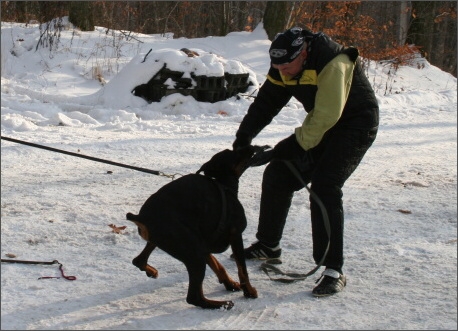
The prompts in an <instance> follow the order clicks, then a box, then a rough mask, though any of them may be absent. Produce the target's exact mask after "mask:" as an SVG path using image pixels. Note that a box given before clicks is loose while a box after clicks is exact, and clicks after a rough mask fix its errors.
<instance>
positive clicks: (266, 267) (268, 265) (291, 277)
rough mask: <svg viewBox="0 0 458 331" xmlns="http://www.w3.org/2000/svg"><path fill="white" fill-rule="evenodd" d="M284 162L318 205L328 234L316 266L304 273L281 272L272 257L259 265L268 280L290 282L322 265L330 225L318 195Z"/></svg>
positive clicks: (290, 164) (288, 163)
mask: <svg viewBox="0 0 458 331" xmlns="http://www.w3.org/2000/svg"><path fill="white" fill-rule="evenodd" d="M284 162H285V163H286V165H287V166H288V168H289V169H290V170H291V172H292V173H293V174H294V176H296V178H297V179H298V180H299V181H300V183H301V184H302V185H303V186H304V187H305V188H306V189H307V191H308V192H309V194H310V196H311V197H312V199H314V200H315V202H316V203H317V204H318V206H319V207H320V209H321V213H322V214H323V222H324V228H325V230H326V234H327V235H328V244H327V246H326V250H325V252H324V254H323V257H322V258H321V260H320V262H319V263H318V264H317V265H316V267H315V268H313V269H312V270H310V271H309V272H307V273H306V274H300V273H294V272H283V271H281V270H280V269H279V268H277V267H275V266H273V265H272V264H274V260H275V259H272V262H271V263H269V260H266V262H264V263H263V264H261V266H260V268H261V270H263V271H264V272H265V273H266V275H267V276H268V277H269V278H270V280H273V281H277V282H282V283H292V282H296V281H298V280H304V279H306V278H308V277H309V276H311V275H313V274H314V273H315V272H316V271H317V270H318V269H319V268H320V267H321V266H322V265H323V263H324V260H325V258H326V255H327V254H328V251H329V246H330V245H331V225H330V223H329V217H328V212H327V210H326V206H325V205H324V204H323V202H322V201H321V199H320V198H319V197H318V195H317V194H316V193H315V192H313V191H312V190H311V189H310V188H309V187H308V186H307V184H306V183H305V182H304V180H303V179H302V177H301V175H300V173H299V171H298V170H297V169H296V167H295V166H294V165H293V164H292V163H291V162H289V161H284ZM269 272H273V273H274V274H277V275H283V276H287V277H289V278H283V277H280V278H273V277H271V276H270V274H269Z"/></svg>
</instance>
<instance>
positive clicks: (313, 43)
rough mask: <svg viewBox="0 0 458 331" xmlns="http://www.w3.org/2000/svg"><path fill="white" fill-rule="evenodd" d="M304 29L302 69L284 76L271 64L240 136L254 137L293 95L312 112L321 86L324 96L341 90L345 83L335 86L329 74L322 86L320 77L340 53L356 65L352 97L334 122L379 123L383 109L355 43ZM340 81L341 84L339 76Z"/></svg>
mask: <svg viewBox="0 0 458 331" xmlns="http://www.w3.org/2000/svg"><path fill="white" fill-rule="evenodd" d="M303 33H304V34H305V36H306V42H307V58H306V61H305V62H304V65H303V70H302V72H301V73H299V74H298V75H297V76H295V77H284V76H283V77H282V75H281V74H280V72H279V70H277V69H274V68H272V67H271V68H270V70H269V72H268V75H267V80H266V81H265V82H264V84H263V85H262V86H261V88H260V90H259V93H258V95H257V97H256V99H255V101H254V102H253V103H252V104H251V105H250V107H249V109H248V112H247V114H246V115H245V117H244V119H243V121H242V123H241V124H240V127H239V130H238V131H237V133H236V136H237V137H240V136H245V137H247V138H249V139H252V138H254V137H255V136H256V135H257V134H258V133H259V132H260V131H261V130H262V129H263V128H264V127H265V126H266V125H268V124H269V123H270V122H271V121H272V119H273V118H274V117H275V116H276V115H277V114H278V113H279V112H280V110H281V109H282V108H283V107H284V106H285V105H286V104H287V102H288V101H289V100H290V99H291V97H293V96H294V97H295V98H296V99H297V100H298V101H300V102H301V103H302V104H303V106H304V109H305V111H306V112H307V113H310V112H312V111H313V110H314V108H315V102H316V100H317V99H316V97H317V91H318V89H319V88H321V89H322V90H321V91H320V92H321V94H320V95H321V98H323V95H325V97H326V98H331V99H332V98H333V97H334V96H335V94H336V93H340V92H336V91H339V90H340V88H341V87H339V86H337V85H335V86H334V88H333V86H332V84H331V85H330V84H329V77H328V78H327V81H328V83H327V84H326V86H325V84H323V85H322V87H321V86H320V84H319V82H320V78H321V81H323V79H322V76H323V75H322V76H320V73H321V72H322V71H323V69H325V68H326V66H327V65H328V64H329V63H330V62H332V60H334V59H335V58H336V56H338V55H340V54H346V55H347V56H348V58H349V59H350V61H351V62H349V61H348V59H347V62H349V63H351V64H352V66H354V69H353V74H352V77H351V85H350V87H349V91H348V88H347V92H348V97H347V98H346V101H345V103H344V106H343V109H341V110H340V112H341V113H339V114H338V118H336V121H337V122H336V123H332V124H331V125H332V127H341V126H346V127H352V128H363V129H364V128H367V129H369V128H373V127H377V126H378V123H379V110H378V103H377V99H376V96H375V93H374V91H373V89H372V87H371V85H370V83H369V81H368V79H367V77H366V76H365V74H364V72H363V69H362V67H361V63H360V61H359V59H358V50H357V49H356V48H353V47H347V48H346V47H343V46H342V45H339V44H338V43H336V42H334V41H333V40H331V38H329V37H328V36H327V35H325V34H323V33H317V34H313V33H311V32H309V31H306V30H304V31H303ZM336 60H338V59H336ZM328 67H329V66H328ZM328 69H329V68H328ZM328 72H331V73H330V74H328V73H327V72H326V73H324V75H333V73H332V71H330V70H328ZM337 78H338V77H337ZM331 81H332V79H331ZM336 84H340V82H338V79H337V80H336ZM337 97H339V96H337ZM325 111H326V110H325ZM333 116H335V115H333ZM304 125H305V121H304ZM304 125H303V126H304ZM298 129H299V128H298ZM326 130H327V129H326ZM323 134H324V132H323ZM296 136H297V134H296ZM318 139H321V138H318ZM298 140H299V139H298ZM318 142H319V141H318Z"/></svg>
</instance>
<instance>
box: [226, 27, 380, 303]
mask: <svg viewBox="0 0 458 331" xmlns="http://www.w3.org/2000/svg"><path fill="white" fill-rule="evenodd" d="M269 55H270V60H271V67H270V69H269V72H268V74H267V79H266V81H265V83H264V84H263V85H262V87H261V88H260V89H259V93H258V95H257V97H256V99H255V101H254V102H253V103H252V104H251V105H250V107H249V109H248V112H247V114H246V115H245V117H244V118H243V121H242V123H241V124H240V127H239V129H238V130H237V133H236V139H235V141H234V143H233V148H234V149H238V148H243V147H245V146H247V145H249V144H251V141H252V139H253V138H254V137H256V136H257V134H258V133H259V132H260V131H261V130H262V129H263V128H264V127H265V126H267V125H268V124H269V123H270V122H271V121H272V119H273V118H274V117H275V116H276V115H277V114H278V113H279V112H280V110H281V109H282V108H283V107H284V106H285V105H286V104H287V102H288V101H289V100H290V99H291V97H295V98H296V99H297V100H298V101H300V102H301V103H302V104H303V106H304V109H305V111H306V112H307V116H306V118H305V120H304V122H303V124H302V126H301V127H298V128H295V130H294V133H293V134H292V135H291V136H289V137H288V138H286V139H284V140H282V141H280V142H279V143H278V144H277V145H276V146H275V147H274V149H273V152H272V153H273V159H272V161H271V162H270V163H269V164H268V165H267V167H266V169H265V171H264V175H263V181H262V194H261V205H260V215H259V224H258V231H257V234H256V238H257V239H258V241H257V242H255V243H253V244H252V245H251V246H250V247H248V248H246V249H245V255H246V258H247V259H267V258H269V259H270V258H275V259H278V260H279V258H280V256H281V248H280V240H281V238H282V233H283V229H284V226H285V222H286V217H287V215H288V210H289V208H290V205H291V199H292V197H293V194H294V192H295V191H298V190H300V189H302V188H303V184H301V182H302V183H306V184H308V183H311V190H312V191H313V192H314V193H315V194H316V195H317V196H318V198H319V199H320V201H321V202H322V203H323V205H324V206H325V207H326V211H327V214H328V218H329V223H330V230H331V231H330V232H331V236H330V246H329V250H328V252H327V254H326V258H325V260H324V263H323V266H325V267H326V268H325V270H324V272H323V273H322V276H321V277H320V279H319V280H318V281H320V280H321V282H320V283H319V284H318V285H317V286H316V287H315V288H314V289H313V291H312V294H313V295H314V296H316V297H322V296H329V295H333V294H335V293H338V292H340V291H342V290H343V288H344V287H345V286H346V278H345V276H344V274H343V271H342V268H343V263H344V257H343V235H344V232H343V230H344V212H343V203H342V187H343V186H344V183H345V181H346V180H347V179H348V178H349V177H350V175H351V174H352V173H353V171H354V170H355V169H356V167H357V166H358V165H359V163H360V161H361V160H362V158H363V156H364V154H365V153H366V151H367V150H368V149H369V147H370V146H371V145H372V143H373V142H374V140H375V137H376V135H377V129H378V123H379V109H378V103H377V99H376V96H375V94H374V91H373V90H372V87H371V85H370V83H369V81H368V79H367V78H366V76H365V75H364V72H363V70H362V67H361V64H360V63H359V61H358V59H357V58H358V50H357V49H356V48H353V47H343V46H342V45H339V44H338V43H336V42H334V41H333V40H331V38H330V37H328V36H327V35H325V34H324V33H316V34H314V33H312V32H310V31H308V30H305V29H304V30H303V29H301V28H297V27H295V28H291V29H288V30H286V31H285V32H283V33H280V34H278V35H277V37H276V38H275V39H274V41H273V42H272V44H271V47H270V50H269ZM284 161H288V162H289V163H290V164H293V165H294V166H295V168H296V169H297V170H298V172H299V173H300V176H301V177H302V181H301V180H299V179H298V178H297V177H295V175H294V174H293V172H292V171H291V170H290V168H288V165H287V162H284ZM310 210H311V223H312V240H313V258H314V260H315V262H316V263H317V264H318V263H319V261H320V260H321V259H322V257H323V256H324V254H325V252H326V247H327V245H328V235H327V232H326V229H325V226H324V221H323V213H322V211H321V209H320V206H319V204H318V203H317V201H316V200H315V199H312V198H311V199H310ZM279 263H281V260H279ZM318 281H317V282H318Z"/></svg>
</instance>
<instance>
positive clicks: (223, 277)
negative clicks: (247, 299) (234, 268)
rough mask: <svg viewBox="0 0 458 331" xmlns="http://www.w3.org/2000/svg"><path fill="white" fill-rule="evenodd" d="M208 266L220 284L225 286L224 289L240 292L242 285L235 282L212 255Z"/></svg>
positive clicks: (209, 257) (208, 258)
mask: <svg viewBox="0 0 458 331" xmlns="http://www.w3.org/2000/svg"><path fill="white" fill-rule="evenodd" d="M207 264H208V265H209V267H210V268H211V269H212V270H213V272H214V273H215V275H216V277H218V281H219V283H220V284H224V287H225V288H226V290H228V291H240V290H241V287H240V284H239V283H237V282H236V281H234V280H233V279H232V278H231V277H230V276H229V275H228V273H227V271H226V269H225V268H224V267H223V265H222V264H221V263H219V261H218V260H217V259H216V258H215V257H214V256H213V255H212V254H208V256H207Z"/></svg>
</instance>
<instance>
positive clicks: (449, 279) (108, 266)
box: [1, 22, 457, 330]
mask: <svg viewBox="0 0 458 331" xmlns="http://www.w3.org/2000/svg"><path fill="white" fill-rule="evenodd" d="M39 35H40V34H39V29H38V27H37V26H36V25H30V24H29V25H28V26H25V25H23V24H11V23H5V22H2V39H1V47H2V48H1V49H2V52H1V68H2V78H1V79H2V80H1V134H2V137H10V138H14V139H19V140H23V141H26V142H31V143H36V144H40V145H44V146H49V147H52V148H57V149H62V150H65V151H69V152H74V153H80V154H83V155H87V156H93V157H97V158H101V159H106V160H110V161H114V162H119V163H124V164H127V165H132V166H136V167H142V168H147V169H152V170H157V171H160V172H161V174H164V175H163V176H155V175H152V174H147V173H143V172H138V171H134V170H131V169H126V168H122V167H116V166H112V165H108V164H104V163H99V162H93V161H89V160H85V159H82V158H77V157H72V156H69V155H64V154H61V153H55V152H51V151H46V150H43V149H39V148H34V147H30V146H25V145H22V144H17V143H14V142H10V141H6V140H5V139H2V140H1V257H2V259H18V260H28V261H53V260H58V261H59V262H60V263H62V265H63V270H64V273H65V274H66V275H69V276H70V275H71V276H76V277H77V279H76V280H75V281H70V280H65V279H63V278H58V279H38V278H39V277H45V276H53V277H59V276H61V274H60V271H59V268H58V265H57V264H54V265H28V264H13V263H2V264H1V328H2V329H5V330H6V329H10V330H12V329H14V330H26V329H27V330H28V329H43V330H54V329H80V330H81V329H91V330H97V329H115V330H134V329H136V330H151V329H158V330H159V329H160V330H165V329H196V330H209V329H213V330H216V329H234V330H242V329H269V330H271V329H283V330H285V329H333V330H334V329H455V330H456V329H457V226H456V225H457V196H456V192H457V176H456V172H457V170H456V169H457V116H456V115H457V81H456V78H454V77H453V76H451V75H450V74H447V73H445V72H443V71H441V70H440V69H438V68H437V67H434V66H432V65H430V64H429V63H428V62H427V61H425V60H424V59H420V58H419V59H416V61H415V62H414V63H413V64H412V65H410V66H403V67H400V68H399V70H398V71H397V72H395V73H394V74H393V72H392V71H391V72H390V70H389V67H388V66H387V64H386V63H374V62H371V64H370V66H369V67H368V68H367V73H368V75H369V78H370V81H371V83H372V84H373V86H374V90H375V91H376V93H377V98H378V101H379V103H380V110H381V113H380V114H381V115H380V116H381V123H380V130H379V133H378V137H377V139H376V141H375V143H374V145H373V146H372V148H371V149H370V150H369V151H368V153H367V154H366V156H365V158H364V159H363V161H362V163H361V165H360V166H359V168H358V169H357V170H356V171H355V173H354V174H353V176H352V177H351V178H350V179H349V180H348V181H347V183H346V185H345V187H344V197H343V199H344V208H345V217H346V225H345V258H346V260H345V265H344V273H345V274H346V276H347V281H348V284H347V287H346V288H345V290H344V291H343V292H342V293H340V294H338V295H336V296H333V297H329V298H319V299H317V298H313V297H312V296H311V290H312V288H313V287H314V285H315V280H316V279H318V278H319V276H320V273H321V271H322V269H320V270H319V271H318V272H317V273H315V274H314V275H312V276H311V277H309V278H307V279H305V280H303V281H299V282H295V283H292V284H283V283H278V282H273V281H271V280H269V278H268V277H267V275H266V274H264V273H263V272H262V271H261V270H260V268H259V266H260V262H255V261H248V262H247V264H248V272H249V275H250V279H251V282H252V284H253V286H255V287H256V289H257V291H258V293H259V297H258V298H257V299H246V298H244V297H243V294H242V293H240V292H234V293H230V292H226V291H225V290H224V287H223V286H222V285H221V284H219V283H218V281H217V279H216V277H215V275H214V274H213V273H212V272H211V270H210V269H207V273H206V278H205V282H204V293H205V295H206V296H207V297H208V298H211V299H217V300H233V301H234V303H235V306H234V307H233V309H232V310H229V311H226V310H217V311H212V310H204V309H201V308H197V307H194V306H192V305H189V304H187V303H186V301H185V297H186V291H187V287H188V276H187V273H186V270H185V268H184V266H183V265H182V264H181V262H179V261H177V260H175V259H173V258H171V257H169V256H168V255H167V254H165V253H164V252H162V251H161V250H158V249H157V250H155V251H154V252H153V254H152V255H151V257H150V260H149V261H150V263H151V264H152V265H153V266H155V267H156V268H157V269H158V270H159V278H158V279H150V278H147V277H146V276H145V274H144V273H143V272H140V271H139V270H138V269H137V268H136V267H134V266H133V265H132V264H131V261H132V259H133V258H134V257H135V256H136V255H137V254H139V253H140V251H141V250H142V249H143V247H144V241H143V240H142V239H141V238H140V236H139V235H138V233H137V229H136V227H135V226H134V225H133V224H132V223H130V222H129V221H127V220H126V219H125V214H126V213H127V212H133V213H137V212H138V211H139V209H140V207H141V205H142V204H143V202H144V201H145V200H146V199H147V198H148V197H149V196H150V195H151V194H152V193H154V192H155V191H156V190H158V189H159V188H160V187H162V186H163V185H165V184H167V183H169V182H170V181H171V180H172V179H171V178H170V177H167V176H165V175H168V176H173V175H175V176H179V175H180V174H181V175H183V174H188V173H194V172H195V171H197V170H198V169H199V167H200V166H201V165H202V164H203V163H204V162H206V161H207V160H208V159H209V158H210V157H211V156H212V155H213V154H215V153H217V152H219V151H221V150H223V149H226V148H231V144H232V142H233V140H234V135H235V132H236V130H237V128H238V125H239V123H240V121H241V120H242V118H243V116H244V115H245V113H246V111H247V108H248V106H249V105H250V103H251V102H252V100H253V98H252V97H249V96H246V95H245V96H242V97H241V98H236V97H232V98H230V99H228V100H224V101H219V102H215V103H205V102H197V101H195V100H194V99H193V98H192V97H191V96H183V95H180V94H171V95H168V96H166V97H164V98H163V99H162V100H161V101H160V102H153V103H151V104H148V103H147V102H146V101H145V100H143V99H141V98H139V97H135V96H133V95H132V94H131V93H130V91H131V89H132V87H134V86H135V85H136V84H137V83H144V82H145V80H148V79H149V78H148V77H149V75H150V73H151V72H150V71H148V70H153V69H154V66H153V62H148V63H150V64H151V67H149V68H148V69H144V68H145V65H144V64H145V63H143V65H142V66H141V68H142V69H141V70H139V69H140V65H139V62H141V61H142V60H143V58H144V56H145V54H146V53H147V52H148V51H149V50H150V49H153V52H152V53H151V54H150V55H149V56H151V55H153V53H154V54H161V52H162V53H163V55H164V56H165V55H166V54H168V55H167V56H165V57H163V58H161V59H162V61H168V62H170V64H171V65H173V66H175V67H174V68H175V69H176V70H184V69H185V65H184V64H183V63H185V62H186V63H187V65H188V67H193V66H194V67H193V68H194V69H195V70H216V69H217V70H218V72H221V68H222V64H223V67H224V64H226V65H227V68H229V67H230V68H233V70H234V71H235V72H240V71H238V70H247V71H250V72H252V73H253V75H254V78H255V80H257V81H258V82H259V83H262V82H263V81H264V80H265V75H266V72H267V70H268V67H269V59H268V53H267V50H268V48H269V44H270V42H269V40H268V39H267V35H266V33H265V31H264V29H263V27H262V25H260V26H258V28H257V29H256V30H255V31H253V32H252V33H249V32H236V33H230V34H228V35H227V36H225V37H212V36H209V37H206V38H197V39H186V38H179V39H173V38H172V36H171V35H170V34H167V35H164V36H161V35H138V34H135V39H130V40H126V37H125V35H123V34H120V33H118V32H117V34H116V36H115V37H113V36H112V35H111V34H106V33H105V29H104V28H101V27H97V29H96V30H95V31H93V32H80V33H76V34H73V33H72V30H64V31H62V32H61V37H60V41H59V44H58V45H57V49H55V50H53V51H50V50H49V48H40V49H39V50H38V51H35V46H36V44H37V41H38V39H39ZM139 41H141V43H140V42H139ZM181 48H188V49H191V50H194V51H197V52H198V53H199V52H201V53H202V54H204V56H203V57H202V58H199V61H201V64H200V65H197V64H196V63H197V61H195V63H194V64H193V63H191V62H189V59H190V58H187V57H184V56H183V55H182V54H181V53H180V52H179V50H180V49H181ZM170 52H172V54H173V56H170V54H171V53H170ZM13 53H14V55H13ZM149 56H148V57H149ZM151 59H153V56H151ZM172 60H173V61H172ZM211 64H213V66H212V65H211ZM194 69H193V70H194ZM94 73H96V74H97V73H99V74H101V76H102V78H103V80H101V81H105V82H106V84H105V85H102V84H101V82H100V81H99V80H98V79H97V78H96V75H94ZM99 76H100V75H99ZM247 94H248V93H247ZM304 117H305V112H304V110H303V109H302V106H301V104H300V103H298V102H297V101H296V100H295V99H293V100H291V101H290V102H289V103H288V105H287V106H286V107H285V108H284V109H283V110H282V111H281V112H280V114H279V115H278V116H277V117H276V118H275V119H274V120H273V122H272V123H271V124H270V125H269V126H268V127H266V128H265V129H264V130H263V131H262V132H261V133H260V134H259V136H258V137H256V138H255V140H254V143H255V144H258V145H265V144H269V145H272V146H273V145H275V144H276V142H278V141H280V140H281V139H283V138H285V137H287V136H288V135H290V134H291V133H292V132H293V130H294V128H295V127H297V126H300V125H301V123H302V120H303V119H304ZM264 168H265V166H262V167H258V168H251V169H248V170H247V172H246V173H245V174H244V176H242V178H241V180H240V192H239V199H240V201H241V202H242V204H243V206H244V208H245V211H246V215H247V219H248V226H247V228H246V230H245V232H244V233H243V237H244V242H245V245H246V246H248V245H250V244H251V243H252V242H253V241H255V233H256V228H257V218H258V213H259V200H260V194H261V180H262V172H263V170H264ZM177 203H179V202H177ZM110 224H114V225H115V226H118V227H121V226H126V229H125V230H123V231H121V232H122V233H120V234H116V233H114V232H113V231H112V228H111V227H109V225H110ZM281 245H282V249H283V254H282V259H283V264H282V265H280V268H281V269H282V270H284V271H291V272H299V273H306V272H308V271H309V270H311V269H313V267H314V263H313V259H312V254H311V226H310V211H309V206H308V194H307V192H306V190H302V191H300V192H298V193H297V194H296V195H295V197H294V199H293V203H292V206H291V210H290V213H289V215H288V220H287V223H286V227H285V231H284V236H283V240H282V243H281ZM10 254H13V255H10ZM230 254H231V250H230V249H229V250H228V251H226V252H224V253H222V254H217V255H216V256H217V258H218V259H219V260H220V262H221V263H222V264H223V265H224V266H225V267H226V268H227V270H228V272H229V274H231V275H232V276H233V277H234V278H235V279H237V270H236V266H235V263H234V261H232V260H231V259H230V258H229V255H230ZM8 256H15V257H13V258H11V257H8Z"/></svg>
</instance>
